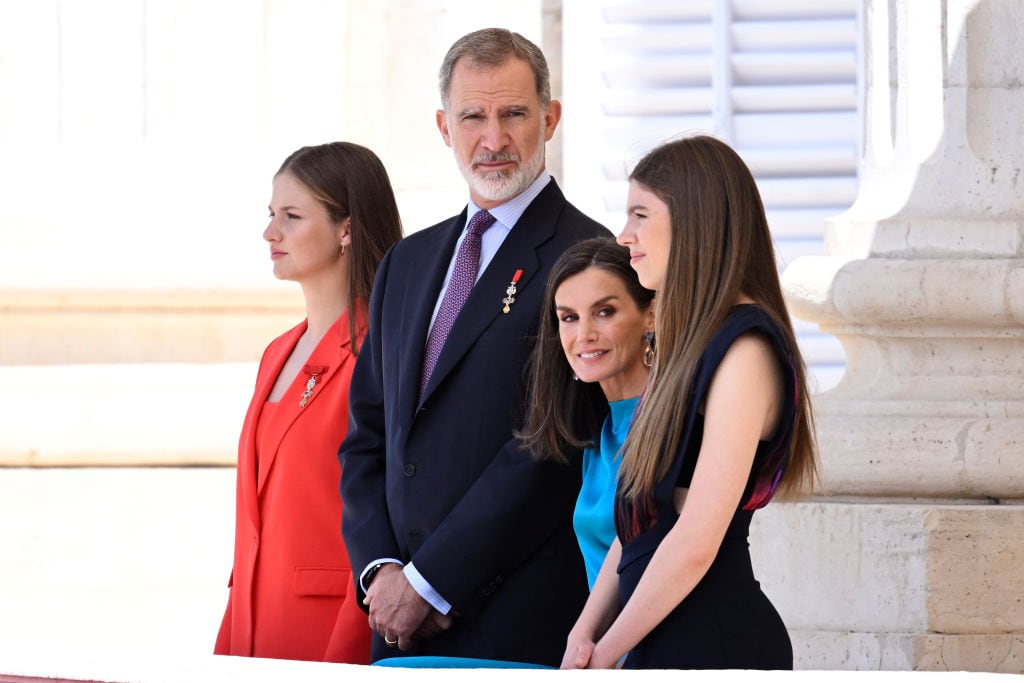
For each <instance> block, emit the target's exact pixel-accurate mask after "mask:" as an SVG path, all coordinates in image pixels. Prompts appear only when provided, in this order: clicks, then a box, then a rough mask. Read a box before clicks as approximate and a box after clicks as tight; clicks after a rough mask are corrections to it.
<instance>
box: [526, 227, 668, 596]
mask: <svg viewBox="0 0 1024 683" xmlns="http://www.w3.org/2000/svg"><path fill="white" fill-rule="evenodd" d="M653 298H654V292H652V291H651V290H649V289H646V288H644V287H643V286H642V285H641V284H640V282H639V280H638V279H637V276H636V273H635V272H634V270H633V269H632V268H631V267H630V265H629V252H628V250H626V249H625V248H623V247H621V246H619V245H618V244H616V243H615V241H614V240H612V239H610V238H606V239H602V238H597V239H590V240H584V241H582V242H580V243H578V244H576V245H574V246H573V247H570V248H569V249H568V250H567V251H566V252H565V253H564V254H563V255H562V257H561V258H560V259H559V260H558V261H557V262H556V263H555V266H554V268H552V270H551V274H550V275H549V276H548V282H547V289H546V291H545V294H544V301H545V304H544V307H543V309H542V310H543V313H542V318H541V322H540V327H539V338H538V340H537V345H536V346H535V347H534V351H533V356H532V357H531V361H530V379H531V400H530V405H529V409H528V414H527V420H526V426H525V427H524V429H523V431H522V433H521V434H520V438H521V439H522V440H523V441H524V443H525V445H526V446H527V447H528V448H529V449H530V450H531V451H532V452H533V454H534V455H535V457H538V458H555V459H558V460H561V461H567V460H569V459H571V458H574V457H578V455H577V454H578V453H579V451H580V449H581V448H582V449H583V481H582V486H581V488H580V493H579V497H578V499H577V502H576V509H575V512H574V515H573V526H574V528H575V530H576V537H577V539H578V540H579V544H580V551H581V552H582V553H583V559H584V562H585V564H586V567H587V578H588V580H589V582H590V585H591V586H593V585H594V580H595V579H596V578H597V574H598V571H599V570H600V568H601V563H602V562H604V559H605V555H606V554H607V552H608V548H609V547H610V546H611V543H612V541H613V540H614V539H615V525H614V521H613V504H614V500H615V485H616V481H617V478H618V471H619V463H620V462H621V450H622V444H623V442H624V441H625V438H626V433H627V431H628V430H629V423H630V420H631V419H632V417H633V412H634V410H635V408H636V405H637V401H638V400H639V397H640V394H641V393H642V392H643V389H644V386H645V385H646V383H647V377H648V370H649V368H650V365H651V363H652V361H653V358H654V349H653V330H654V306H653V303H652V301H653Z"/></svg>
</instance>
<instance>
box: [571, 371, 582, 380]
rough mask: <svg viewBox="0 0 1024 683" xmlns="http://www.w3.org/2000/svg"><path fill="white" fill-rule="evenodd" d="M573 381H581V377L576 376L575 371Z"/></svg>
mask: <svg viewBox="0 0 1024 683" xmlns="http://www.w3.org/2000/svg"><path fill="white" fill-rule="evenodd" d="M572 381H574V382H579V381H580V378H579V377H577V376H576V373H575V372H574V373H572Z"/></svg>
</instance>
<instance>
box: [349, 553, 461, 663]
mask: <svg viewBox="0 0 1024 683" xmlns="http://www.w3.org/2000/svg"><path fill="white" fill-rule="evenodd" d="M363 604H364V605H366V606H367V607H369V608H370V628H371V629H373V630H374V631H376V632H377V633H379V634H380V636H381V637H382V638H384V642H386V643H387V644H388V645H390V646H395V645H397V646H398V649H399V650H407V649H409V648H410V647H412V645H413V644H414V643H415V642H416V641H418V640H425V639H427V638H433V637H434V636H436V635H437V634H439V633H441V632H442V631H445V630H447V629H449V628H451V625H452V618H451V617H450V616H448V615H445V614H441V613H440V612H438V611H437V610H436V609H434V608H433V607H432V606H431V605H430V603H429V602H427V601H426V600H424V599H423V597H422V596H420V594H419V593H417V592H416V589H415V588H413V587H412V585H411V584H410V583H409V580H408V579H407V578H406V577H405V573H404V572H403V571H402V567H401V565H398V564H387V565H384V566H383V567H381V568H380V570H379V571H378V572H377V575H376V576H375V577H374V579H373V582H372V583H371V584H370V587H369V588H368V589H367V591H366V598H365V599H364V600H363Z"/></svg>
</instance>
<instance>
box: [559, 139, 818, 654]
mask: <svg viewBox="0 0 1024 683" xmlns="http://www.w3.org/2000/svg"><path fill="white" fill-rule="evenodd" d="M626 212H627V219H626V225H625V228H624V229H623V231H622V234H621V235H620V236H619V238H618V241H619V243H620V244H622V245H624V246H626V247H628V248H629V251H630V257H631V265H632V266H633V268H634V269H635V270H636V272H637V275H638V276H639V278H640V282H641V283H642V284H643V285H644V286H645V287H648V288H650V289H653V290H655V291H656V292H657V298H656V312H655V318H656V320H657V338H658V354H657V359H656V360H655V362H654V367H653V369H652V371H651V379H650V385H649V387H648V389H647V391H646V393H645V395H644V397H643V399H642V400H641V404H640V406H639V409H638V412H637V415H636V417H635V418H634V420H633V424H632V426H631V428H630V431H629V435H628V437H627V439H626V444H625V452H624V455H623V461H622V465H621V468H620V471H619V484H618V491H617V494H616V499H615V525H616V531H617V539H616V541H615V543H613V544H612V547H611V549H610V550H609V553H608V556H607V558H606V560H605V562H604V565H603V566H602V568H601V572H600V574H599V576H598V579H597V582H596V584H595V586H594V588H593V591H592V592H591V596H590V599H589V600H588V602H587V604H586V606H585V608H584V610H583V612H582V614H581V615H580V618H579V620H578V621H577V623H576V625H575V626H574V628H573V630H572V632H571V633H570V635H569V638H568V643H567V647H566V652H565V656H564V658H563V662H562V665H563V667H565V668H583V667H589V668H612V667H615V666H623V667H626V668H673V669H789V668H792V665H793V653H792V646H791V644H790V640H789V636H788V633H787V631H786V627H785V625H784V624H783V622H782V619H781V618H780V617H779V615H778V613H777V612H776V610H775V608H774V607H773V606H772V604H771V602H770V601H769V600H768V598H767V597H766V596H765V594H764V593H763V592H762V591H761V588H760V585H759V584H758V582H757V580H756V579H755V577H754V573H753V570H752V567H751V562H750V552H749V546H748V543H747V532H748V528H749V525H750V520H751V517H752V515H753V511H754V510H756V509H757V508H760V507H762V506H764V505H765V504H767V503H768V501H769V500H770V499H771V498H772V497H773V495H775V494H776V493H779V494H782V495H783V496H784V497H789V498H794V497H797V496H799V495H801V494H803V493H805V492H807V491H809V490H810V487H811V486H812V484H813V481H814V479H815V473H816V468H817V464H816V453H815V446H814V438H813V425H812V415H811V406H810V402H809V398H808V394H807V386H806V380H805V374H804V364H803V361H802V359H801V356H800V351H799V349H798V348H797V344H796V338H795V335H794V333H793V329H792V325H791V323H790V321H789V317H788V315H787V312H786V306H785V303H784V301H783V296H782V290H781V286H780V283H779V276H778V270H777V265H776V261H775V254H774V250H773V247H772V240H771V234H770V233H769V230H768V224H767V220H766V218H765V213H764V207H763V205H762V202H761V198H760V195H759V194H758V190H757V186H756V184H755V183H754V179H753V177H752V176H751V174H750V171H749V169H748V168H747V166H746V165H745V164H744V163H743V161H742V160H741V159H740V157H739V156H738V155H737V154H736V152H735V151H733V150H732V149H731V148H730V147H729V146H728V145H726V144H725V143H723V142H721V141H719V140H716V139H714V138H711V137H707V136H696V137H689V138H685V139H681V140H676V141H673V142H669V143H666V144H664V145H662V146H660V147H657V148H655V149H654V150H652V151H651V152H649V153H648V154H647V155H646V156H645V157H644V158H643V159H642V160H641V161H640V163H639V164H638V165H637V166H636V168H635V169H634V171H633V172H632V174H631V175H630V185H629V196H628V201H627V210H626Z"/></svg>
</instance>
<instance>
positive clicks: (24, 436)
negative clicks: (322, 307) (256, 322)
mask: <svg viewBox="0 0 1024 683" xmlns="http://www.w3.org/2000/svg"><path fill="white" fill-rule="evenodd" d="M255 382H256V363H222V364H201V363H138V364H131V363H124V364H114V365H102V364H98V365H65V366H3V365H0V465H7V466H67V465H122V466H123V465H192V464H211V465H234V464H235V459H236V453H237V448H238V435H239V432H240V431H241V427H242V421H243V418H244V417H245V411H246V408H247V407H248V405H249V400H250V398H251V396H252V390H253V387H254V385H255Z"/></svg>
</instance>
